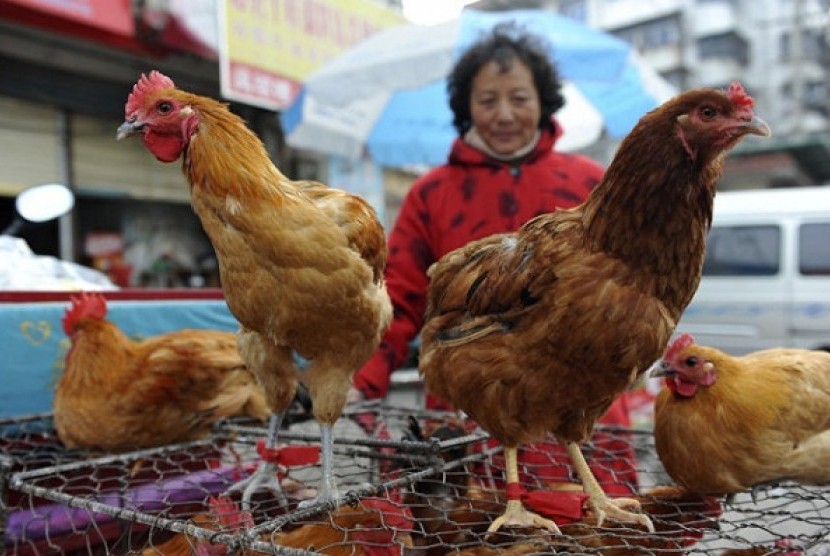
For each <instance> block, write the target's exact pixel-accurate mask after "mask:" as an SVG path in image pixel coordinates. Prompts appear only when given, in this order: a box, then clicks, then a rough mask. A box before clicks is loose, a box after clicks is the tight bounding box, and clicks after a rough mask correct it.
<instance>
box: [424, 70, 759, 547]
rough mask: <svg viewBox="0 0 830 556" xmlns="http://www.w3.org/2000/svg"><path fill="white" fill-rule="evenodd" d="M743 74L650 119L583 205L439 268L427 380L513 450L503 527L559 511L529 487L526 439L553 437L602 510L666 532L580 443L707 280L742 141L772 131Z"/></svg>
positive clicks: (657, 350) (508, 456)
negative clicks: (612, 488) (615, 489)
mask: <svg viewBox="0 0 830 556" xmlns="http://www.w3.org/2000/svg"><path fill="white" fill-rule="evenodd" d="M752 107H753V100H752V98H751V97H749V96H748V95H747V94H746V93H745V91H744V90H743V87H741V85H740V84H738V83H734V84H733V85H731V86H730V87H729V90H728V91H726V92H724V91H719V90H714V89H699V90H693V91H689V92H686V93H684V94H681V95H679V96H677V97H675V98H674V99H671V100H669V101H668V102H666V103H665V104H663V105H662V106H660V107H658V108H657V109H655V110H653V111H651V112H650V113H648V114H646V115H645V116H643V117H642V119H641V120H640V121H639V123H638V124H637V125H636V126H635V128H634V129H633V130H632V131H631V133H630V134H629V135H628V136H627V137H626V138H625V139H624V140H623V142H622V144H621V145H620V147H619V149H618V151H617V154H616V156H615V157H614V160H613V161H612V163H611V165H610V167H609V168H608V171H607V172H606V174H605V177H604V179H603V181H602V182H600V184H599V185H597V187H596V188H595V189H594V190H593V192H592V193H591V195H590V197H589V198H588V199H587V200H586V201H585V203H583V204H582V205H581V206H579V207H576V208H574V209H570V210H562V211H557V212H555V213H552V214H546V215H541V216H539V217H536V218H534V219H533V220H531V221H529V222H528V223H526V224H525V225H524V226H522V227H521V228H520V229H519V230H518V231H517V232H516V233H512V234H499V235H495V236H491V237H488V238H484V239H482V240H479V241H474V242H472V243H470V244H468V245H466V246H465V247H462V248H460V249H457V250H456V251H453V252H451V253H448V254H447V255H446V256H444V257H443V258H442V259H441V260H440V261H438V262H437V263H436V264H434V265H433V266H432V268H431V269H430V273H429V274H430V277H431V283H430V289H429V294H428V303H427V314H426V324H425V326H424V328H423V330H422V336H421V358H420V370H421V372H422V374H423V376H424V380H425V385H426V388H427V389H428V390H429V391H431V392H432V393H433V394H435V395H437V396H439V397H441V398H443V399H446V400H448V401H449V402H451V403H452V404H453V405H454V406H455V408H457V409H460V410H463V411H465V412H466V413H467V414H468V415H470V417H472V418H473V419H474V420H475V421H476V422H477V423H478V424H479V425H481V427H482V428H483V429H484V430H486V431H487V432H488V433H490V434H491V435H492V436H493V437H494V438H496V439H497V440H498V441H500V442H501V443H502V444H503V445H504V447H505V461H506V471H507V478H506V480H507V492H508V499H509V502H508V505H507V509H506V512H505V513H504V515H502V516H501V517H499V518H498V519H496V520H495V521H494V522H493V524H492V525H491V530H496V529H498V528H500V527H501V526H503V525H507V526H513V527H525V526H541V527H545V528H548V529H550V530H553V531H555V530H556V529H557V528H556V524H555V523H554V522H553V521H550V520H547V519H544V518H542V517H541V516H539V515H537V514H535V513H533V512H530V511H528V510H527V509H526V508H525V507H524V505H523V504H522V501H521V493H520V492H519V491H518V487H519V484H518V469H517V460H516V453H517V447H518V446H519V445H522V444H526V443H529V442H534V441H538V440H540V439H542V438H544V437H545V436H546V435H548V434H550V433H553V434H554V435H555V436H556V437H557V439H558V440H559V441H560V442H562V443H563V444H565V445H566V447H567V450H568V453H569V455H570V457H571V460H572V461H573V463H574V466H575V468H576V470H577V472H578V473H579V475H580V477H581V478H582V482H583V484H584V487H585V491H586V493H587V494H588V495H589V496H590V505H591V508H592V510H593V512H594V514H595V515H596V516H597V517H598V521H599V522H600V523H602V521H603V519H604V518H605V517H606V516H608V517H611V518H615V519H618V520H622V521H627V522H633V523H639V524H641V525H644V526H646V527H648V528H652V527H653V526H652V524H651V522H650V520H649V519H648V518H647V517H646V516H644V515H642V514H638V513H634V512H632V511H629V510H631V509H637V508H639V503H638V502H637V501H636V500H634V499H627V498H618V499H613V500H612V499H609V498H608V497H607V496H606V494H605V493H604V491H603V490H602V488H601V487H600V486H599V484H598V483H597V481H596V479H595V478H594V476H593V474H592V472H591V470H590V468H589V467H588V465H587V464H586V462H585V458H584V456H583V455H582V453H581V451H580V447H579V444H578V443H579V442H581V441H584V440H585V439H586V438H588V436H589V435H590V434H591V431H592V429H593V427H594V423H595V421H596V420H597V419H598V418H599V417H600V416H601V415H602V414H603V413H604V412H605V411H606V410H607V409H608V407H609V406H610V404H611V403H612V401H613V400H614V399H615V398H616V397H617V396H618V395H619V394H620V393H622V392H623V391H624V390H625V389H626V388H627V387H628V386H629V385H630V384H631V383H632V382H633V381H634V380H635V379H636V378H637V377H638V376H639V375H640V374H641V373H642V372H644V371H645V370H646V369H647V368H648V367H649V366H650V365H651V364H652V363H653V362H654V361H655V360H656V359H657V358H658V357H659V356H660V354H661V353H662V350H663V348H664V347H665V346H666V343H667V342H668V340H669V338H670V337H671V334H672V332H673V331H674V327H675V324H676V322H677V320H678V318H679V317H680V315H681V313H682V312H683V310H684V309H685V307H686V305H687V304H688V303H689V301H690V300H691V298H692V296H693V295H694V292H695V290H696V288H697V286H698V283H699V281H700V274H701V266H702V263H703V257H704V252H705V246H706V235H707V231H708V229H709V226H710V223H711V217H712V202H713V197H714V194H715V185H716V181H717V178H718V176H719V175H720V173H721V170H722V168H723V163H724V159H725V156H726V153H727V151H728V150H729V149H730V148H732V147H733V146H735V145H736V144H737V143H738V141H739V140H740V139H741V138H742V137H744V136H745V135H746V134H748V133H754V134H758V135H769V128H768V126H767V125H766V124H765V123H764V122H763V121H761V120H760V119H758V118H757V117H755V115H754V114H753V110H752Z"/></svg>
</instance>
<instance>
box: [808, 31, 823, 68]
mask: <svg viewBox="0 0 830 556" xmlns="http://www.w3.org/2000/svg"><path fill="white" fill-rule="evenodd" d="M802 41H803V45H802V48H803V52H804V59H805V60H815V61H817V62H820V61H822V60H826V59H827V39H826V38H825V36H824V31H823V30H817V29H811V30H807V31H805V32H804V34H803V35H802Z"/></svg>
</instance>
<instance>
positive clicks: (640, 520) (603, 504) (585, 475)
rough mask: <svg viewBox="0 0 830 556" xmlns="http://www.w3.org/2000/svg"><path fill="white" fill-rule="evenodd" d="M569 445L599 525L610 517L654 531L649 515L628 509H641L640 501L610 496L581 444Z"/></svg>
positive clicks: (572, 458)
mask: <svg viewBox="0 0 830 556" xmlns="http://www.w3.org/2000/svg"><path fill="white" fill-rule="evenodd" d="M567 447H568V454H570V456H571V461H573V464H574V467H576V471H577V473H579V476H580V477H581V478H582V485H583V487H584V488H585V492H586V493H587V494H588V497H589V499H588V500H589V501H588V503H589V504H590V506H591V509H592V510H593V511H594V514H595V515H596V518H597V527H602V523H603V521H605V518H606V517H608V518H611V519H614V520H616V521H622V522H624V523H637V524H640V525H643V526H644V527H646V528H647V529H648V530H649V532H651V533H653V532H654V524H653V523H652V522H651V519H649V517H648V516H647V515H645V514H641V513H635V512H631V511H628V510H639V509H640V502H639V501H637V500H635V499H634V498H613V499H612V498H608V496H607V495H606V494H605V492H604V491H603V490H602V487H601V486H600V485H599V483H598V482H597V479H596V477H594V473H593V471H591V468H590V467H588V462H586V461H585V456H583V455H582V450H580V448H579V445H578V444H577V443H576V442H568V443H567Z"/></svg>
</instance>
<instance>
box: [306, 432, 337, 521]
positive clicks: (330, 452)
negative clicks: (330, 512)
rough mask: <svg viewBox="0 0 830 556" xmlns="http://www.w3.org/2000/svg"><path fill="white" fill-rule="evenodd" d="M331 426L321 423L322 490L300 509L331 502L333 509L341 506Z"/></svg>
mask: <svg viewBox="0 0 830 556" xmlns="http://www.w3.org/2000/svg"><path fill="white" fill-rule="evenodd" d="M331 433H332V427H331V425H324V424H323V423H320V465H321V467H322V472H323V477H322V480H321V481H320V488H319V489H318V491H317V496H315V497H314V498H313V499H311V500H303V501H302V502H300V503H299V507H300V508H307V507H310V506H315V505H317V504H323V503H326V502H330V503H331V504H332V505H333V507H337V505H338V504H339V498H340V493H339V492H338V490H337V483H336V481H335V480H334V446H333V444H334V441H333V440H332V435H331Z"/></svg>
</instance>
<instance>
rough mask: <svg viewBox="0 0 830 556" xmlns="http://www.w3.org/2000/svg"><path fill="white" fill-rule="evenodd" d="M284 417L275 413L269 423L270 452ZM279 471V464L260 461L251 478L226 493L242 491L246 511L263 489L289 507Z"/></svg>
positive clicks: (281, 505)
mask: <svg viewBox="0 0 830 556" xmlns="http://www.w3.org/2000/svg"><path fill="white" fill-rule="evenodd" d="M284 415H285V414H284V413H275V414H274V415H272V416H271V419H270V420H269V422H268V436H267V437H266V441H265V447H266V449H268V450H273V449H275V448H276V446H277V437H278V436H279V430H280V426H281V425H282V419H283V416H284ZM277 471H278V468H277V462H275V461H268V460H267V459H264V458H263V459H261V460H260V461H259V464H258V465H257V468H256V470H254V472H253V473H251V475H250V476H249V477H247V478H245V479H243V480H242V481H239V482H238V483H236V484H233V485H231V486H230V487H229V488H228V489H227V490H226V491H225V493H226V494H230V493H231V492H234V491H239V490H241V491H242V509H243V510H244V511H250V509H251V498H253V495H254V492H256V491H257V490H259V489H260V487H262V488H266V489H268V490H270V491H271V492H273V493H274V496H275V497H276V499H277V503H278V504H279V505H280V507H283V508H285V507H287V506H288V498H287V497H286V496H285V493H284V492H283V491H282V485H281V484H280V479H279V476H278V474H277Z"/></svg>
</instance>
